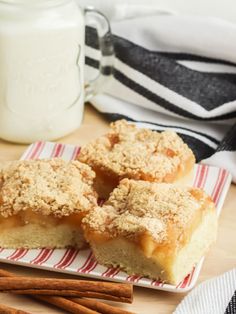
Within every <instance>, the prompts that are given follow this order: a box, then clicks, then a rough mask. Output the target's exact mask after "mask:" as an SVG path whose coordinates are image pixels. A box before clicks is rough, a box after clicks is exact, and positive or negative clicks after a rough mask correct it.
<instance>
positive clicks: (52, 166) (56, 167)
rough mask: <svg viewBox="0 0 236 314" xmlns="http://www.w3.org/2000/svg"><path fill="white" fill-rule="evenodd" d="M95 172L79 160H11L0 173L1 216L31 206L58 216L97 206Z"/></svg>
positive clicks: (32, 208) (41, 212) (38, 210)
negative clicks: (94, 183) (94, 186)
mask: <svg viewBox="0 0 236 314" xmlns="http://www.w3.org/2000/svg"><path fill="white" fill-rule="evenodd" d="M94 178H95V173H94V172H93V171H92V170H91V168H90V167H89V166H87V165H85V164H83V163H81V162H79V161H69V162H66V161H64V160H62V159H60V158H53V159H48V160H46V159H44V160H23V161H14V162H11V163H10V164H9V165H8V166H7V167H6V168H4V169H2V170H1V173H0V215H2V216H3V217H8V216H11V215H13V214H17V213H18V212H20V211H22V210H28V209H31V210H32V211H34V212H40V214H43V215H50V214H52V215H54V216H57V217H61V216H68V215H70V214H72V213H77V212H81V211H88V210H89V209H91V208H92V207H94V206H95V205H96V193H95V192H94V190H93V188H92V184H93V179H94Z"/></svg>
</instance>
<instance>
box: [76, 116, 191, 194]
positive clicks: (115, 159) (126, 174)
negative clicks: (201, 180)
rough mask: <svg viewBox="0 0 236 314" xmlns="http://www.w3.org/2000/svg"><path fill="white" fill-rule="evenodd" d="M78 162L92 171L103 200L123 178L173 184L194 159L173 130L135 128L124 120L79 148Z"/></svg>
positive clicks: (187, 169) (112, 125) (186, 171)
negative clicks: (89, 167)
mask: <svg viewBox="0 0 236 314" xmlns="http://www.w3.org/2000/svg"><path fill="white" fill-rule="evenodd" d="M78 158H79V160H80V161H82V162H85V163H87V164H88V165H90V166H91V167H92V169H93V170H94V171H95V172H96V180H95V188H96V190H97V192H98V194H99V196H100V197H102V198H107V197H108V196H109V194H110V192H112V190H113V189H114V188H115V187H116V186H117V185H118V184H119V182H120V180H121V179H123V178H129V179H134V180H144V181H150V182H166V183H171V182H175V181H177V180H179V179H182V178H183V177H185V176H187V175H188V174H190V173H191V172H192V169H193V167H194V164H195V157H194V155H193V152H192V151H191V149H190V148H189V147H188V146H187V145H186V144H185V143H184V142H183V140H182V139H181V138H180V137H179V136H178V135H177V134H176V133H175V132H173V131H170V130H168V131H164V132H161V133H160V132H156V131H152V130H150V129H139V128H137V127H136V126H135V125H134V124H130V123H128V122H126V121H125V120H120V121H117V122H115V123H111V127H110V130H109V132H108V133H107V134H105V135H104V136H101V137H100V138H98V139H96V140H94V141H92V142H90V143H89V144H87V145H86V146H85V147H82V149H81V152H80V154H79V157H78Z"/></svg>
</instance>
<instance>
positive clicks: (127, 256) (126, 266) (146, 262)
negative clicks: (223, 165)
mask: <svg viewBox="0 0 236 314" xmlns="http://www.w3.org/2000/svg"><path fill="white" fill-rule="evenodd" d="M216 232H217V218H216V215H215V213H214V212H213V211H210V212H208V213H207V214H206V215H205V216H204V217H203V220H202V222H201V223H200V224H199V225H198V227H197V228H196V229H195V230H194V232H193V233H192V235H191V237H190V239H189V241H188V243H186V245H184V246H183V247H182V248H181V249H178V248H176V247H173V251H172V252H169V254H168V256H166V258H164V259H163V251H162V253H159V254H158V249H156V250H155V252H154V253H153V255H152V256H150V257H147V256H146V255H145V253H144V252H143V250H142V249H141V246H139V245H138V244H136V243H134V242H131V241H129V240H127V239H124V238H122V239H121V238H120V239H118V238H114V239H110V240H108V241H104V242H102V241H99V242H94V241H92V235H90V236H89V239H90V244H91V246H92V248H93V251H94V253H95V256H96V258H97V260H98V261H99V263H101V264H103V265H106V266H114V267H117V266H119V267H120V268H122V269H123V270H125V271H126V272H127V273H128V274H131V275H133V274H138V275H142V276H145V277H149V278H151V279H156V280H159V279H160V280H161V281H164V282H168V283H170V284H174V285H176V284H178V283H179V282H180V281H181V280H183V279H184V277H185V276H186V275H187V274H188V273H190V272H191V270H192V268H193V266H194V264H196V263H197V262H198V261H199V260H200V259H201V257H202V256H203V255H204V254H205V253H206V252H207V250H208V248H209V246H210V244H211V243H212V242H213V241H215V239H216ZM163 260H164V261H165V262H164V263H163Z"/></svg>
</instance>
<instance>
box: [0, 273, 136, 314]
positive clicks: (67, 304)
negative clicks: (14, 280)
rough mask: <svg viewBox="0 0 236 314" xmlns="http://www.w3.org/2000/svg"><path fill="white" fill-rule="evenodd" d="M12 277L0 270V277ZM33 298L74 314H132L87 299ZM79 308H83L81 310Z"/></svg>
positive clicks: (38, 296)
mask: <svg viewBox="0 0 236 314" xmlns="http://www.w3.org/2000/svg"><path fill="white" fill-rule="evenodd" d="M14 276H15V275H14V274H12V273H10V272H9V271H6V270H3V269H0V277H14ZM33 297H34V298H35V299H37V300H40V301H44V302H47V303H50V304H53V305H55V306H57V307H59V308H62V309H64V310H66V311H68V312H71V313H74V314H77V313H80V314H89V313H91V311H90V312H88V310H89V309H90V310H93V312H92V313H98V312H97V311H99V313H100V314H132V313H131V312H128V311H126V310H123V309H119V308H116V307H114V306H111V305H108V304H106V303H103V302H100V301H95V300H88V299H81V298H70V299H69V300H68V299H66V298H63V297H55V296H40V295H34V296H33ZM81 306H83V307H85V308H82V307H81ZM86 307H87V308H86ZM0 313H1V312H0ZM92 313H91V314H92Z"/></svg>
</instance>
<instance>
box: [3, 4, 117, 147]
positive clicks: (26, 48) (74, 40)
mask: <svg viewBox="0 0 236 314" xmlns="http://www.w3.org/2000/svg"><path fill="white" fill-rule="evenodd" d="M86 15H89V21H90V23H91V22H92V24H93V26H94V25H95V24H96V26H97V28H98V35H99V36H100V40H99V42H100V43H101V52H102V56H103V54H104V53H103V52H104V51H105V52H106V53H105V54H106V56H103V59H108V60H109V61H108V63H109V65H110V66H111V62H112V61H111V60H112V58H107V55H108V57H109V54H110V55H112V51H113V49H112V43H111V40H110V38H111V36H110V33H109V32H110V28H109V23H108V21H107V20H106V18H105V17H104V16H102V15H101V14H100V13H99V12H97V11H95V10H93V9H88V10H86V12H84V11H82V9H80V7H79V6H78V4H77V3H76V0H4V1H1V0H0V138H2V139H5V140H8V141H13V142H19V143H29V142H33V141H36V140H54V139H57V138H59V137H62V136H64V135H66V134H68V133H70V132H72V131H74V130H75V129H76V128H78V127H79V125H80V123H81V120H82V116H83V107H84V101H85V93H86V91H85V86H87V88H88V90H89V93H90V95H91V94H92V93H93V92H94V88H96V89H97V88H98V86H99V82H101V76H100V77H99V78H98V79H96V80H95V81H94V82H93V85H91V84H85V81H84V47H85V42H84V41H85V36H84V34H85V16H86ZM103 37H105V38H106V40H102V39H104V38H103ZM107 51H109V53H107ZM103 61H104V60H103ZM103 64H104V62H103Z"/></svg>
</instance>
